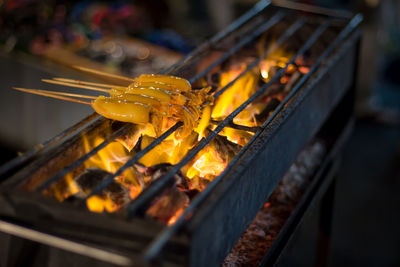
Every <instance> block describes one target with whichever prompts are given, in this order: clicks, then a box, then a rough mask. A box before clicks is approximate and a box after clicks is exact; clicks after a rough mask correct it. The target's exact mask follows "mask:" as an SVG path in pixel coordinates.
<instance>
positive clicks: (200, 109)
mask: <svg viewBox="0 0 400 267" xmlns="http://www.w3.org/2000/svg"><path fill="white" fill-rule="evenodd" d="M80 69H81V70H84V71H89V72H96V73H98V71H95V70H90V69H86V68H82V67H80ZM106 75H109V74H106ZM114 76H115V75H113V77H114ZM117 77H119V78H120V79H122V78H123V80H129V81H131V84H130V85H129V86H118V85H111V84H101V83H92V82H84V81H77V80H71V79H65V78H54V79H53V80H46V79H44V80H42V81H44V82H48V83H53V84H59V85H66V86H70V87H77V88H83V89H87V90H95V91H99V92H103V93H107V94H108V95H109V96H104V95H100V96H98V97H93V96H87V95H80V94H72V93H65V92H54V91H46V90H34V89H23V88H14V89H16V90H20V91H23V92H29V93H34V94H39V95H44V96H48V97H53V98H58V99H63V100H67V101H72V102H77V103H82V104H88V105H91V106H92V107H93V109H94V110H95V111H96V112H97V113H98V114H100V115H102V116H103V117H106V118H109V119H113V120H117V121H123V122H130V123H135V124H148V123H150V124H151V125H152V126H153V127H154V131H155V133H156V135H157V136H158V135H160V134H161V132H162V130H163V129H164V128H165V127H167V126H169V125H171V124H172V123H173V122H177V121H181V122H183V127H182V128H181V129H180V130H179V131H177V132H176V137H177V138H184V137H186V136H188V135H189V134H190V133H191V132H192V131H193V130H196V132H198V133H199V135H200V137H202V136H203V133H204V130H205V127H207V125H208V121H209V119H210V107H209V105H210V104H212V103H213V97H212V96H210V95H208V92H209V91H210V89H211V88H210V87H206V88H203V89H199V90H193V89H192V87H191V85H190V83H189V82H188V81H187V80H185V79H183V78H180V77H175V76H167V75H158V74H157V75H154V74H143V75H140V76H139V77H137V78H134V79H130V78H127V77H122V76H121V77H122V78H121V77H120V76H117ZM114 78H116V77H114ZM76 98H87V99H93V100H92V101H90V102H88V101H84V100H80V99H76ZM199 122H200V123H199Z"/></svg>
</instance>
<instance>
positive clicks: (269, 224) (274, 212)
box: [222, 140, 326, 266]
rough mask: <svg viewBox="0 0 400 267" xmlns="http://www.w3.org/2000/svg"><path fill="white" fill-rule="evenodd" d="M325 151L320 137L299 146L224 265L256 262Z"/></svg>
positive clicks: (250, 264)
mask: <svg viewBox="0 0 400 267" xmlns="http://www.w3.org/2000/svg"><path fill="white" fill-rule="evenodd" d="M325 153H326V145H325V143H324V142H323V141H321V140H315V141H313V142H311V144H309V145H308V146H307V147H306V148H305V149H303V150H302V152H301V153H300V154H299V155H298V156H297V158H296V160H295V162H294V163H293V164H292V166H291V167H290V168H289V170H288V171H287V173H286V174H285V176H284V177H283V178H282V180H281V182H280V184H279V185H278V187H277V188H276V189H275V191H274V192H273V193H272V194H271V196H270V197H269V199H268V202H266V203H265V204H264V206H263V208H261V210H260V211H259V212H258V214H257V216H256V217H255V219H254V220H253V222H252V223H251V224H250V226H249V227H248V228H247V229H246V231H245V232H244V234H243V235H242V236H241V238H240V239H239V241H238V242H237V243H236V245H235V246H234V248H233V249H232V251H231V253H230V254H229V255H228V256H227V257H226V258H225V261H224V262H223V264H222V265H223V266H256V265H258V264H259V262H260V261H261V260H262V259H263V257H264V255H265V254H266V253H267V251H268V249H269V248H270V247H271V245H272V243H273V242H274V240H275V239H276V237H277V235H278V234H279V231H280V229H281V228H282V227H283V225H284V224H285V222H286V220H287V219H288V218H289V216H290V214H291V213H292V211H293V210H294V208H295V207H296V205H297V203H298V202H299V201H300V199H301V197H302V195H303V193H304V191H305V188H306V187H307V186H308V185H309V183H310V182H311V178H312V175H313V174H314V172H315V170H316V169H317V167H318V165H320V164H321V162H322V159H323V157H324V155H325Z"/></svg>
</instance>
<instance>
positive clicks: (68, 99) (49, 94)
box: [13, 87, 91, 105]
mask: <svg viewBox="0 0 400 267" xmlns="http://www.w3.org/2000/svg"><path fill="white" fill-rule="evenodd" d="M13 88H14V89H15V90H18V91H22V92H26V93H31V94H36V95H42V96H47V97H52V98H56V99H61V100H66V101H70V102H75V103H79V104H85V105H91V103H90V102H89V101H84V100H80V99H75V98H71V97H67V96H63V95H61V93H62V92H54V93H48V92H47V91H45V90H36V89H26V88H19V87H13ZM50 92H52V91H50ZM55 93H58V94H55ZM65 94H67V93H65ZM80 97H85V98H88V97H89V96H84V95H80Z"/></svg>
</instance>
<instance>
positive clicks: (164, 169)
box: [139, 163, 189, 190]
mask: <svg viewBox="0 0 400 267" xmlns="http://www.w3.org/2000/svg"><path fill="white" fill-rule="evenodd" d="M172 167H173V166H172V165H171V164H169V163H161V164H157V165H153V166H150V167H146V166H143V165H140V167H139V171H140V172H141V173H143V175H144V176H147V177H150V179H147V180H146V182H147V183H151V182H153V181H155V180H157V179H158V178H160V177H162V176H164V175H166V174H167V173H168V172H169V171H170V170H171V169H172ZM174 181H175V184H177V185H179V186H180V187H181V188H184V189H186V190H187V189H189V186H188V182H187V178H186V177H185V176H184V175H183V174H182V173H181V172H180V171H178V172H177V173H176V174H174Z"/></svg>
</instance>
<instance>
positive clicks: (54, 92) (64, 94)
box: [26, 89, 97, 99]
mask: <svg viewBox="0 0 400 267" xmlns="http://www.w3.org/2000/svg"><path fill="white" fill-rule="evenodd" d="M26 90H33V91H35V92H41V93H45V94H51V95H63V96H72V97H78V98H87V99H96V98H97V96H92V95H81V94H73V93H67V92H57V91H49V90H40V89H26Z"/></svg>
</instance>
